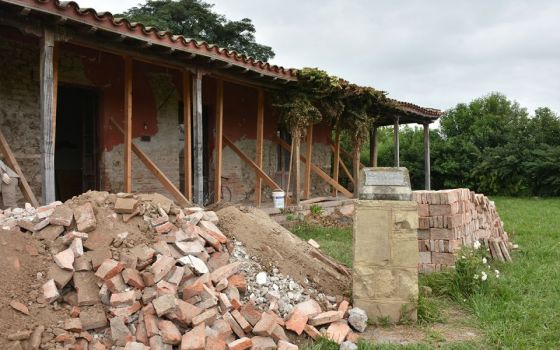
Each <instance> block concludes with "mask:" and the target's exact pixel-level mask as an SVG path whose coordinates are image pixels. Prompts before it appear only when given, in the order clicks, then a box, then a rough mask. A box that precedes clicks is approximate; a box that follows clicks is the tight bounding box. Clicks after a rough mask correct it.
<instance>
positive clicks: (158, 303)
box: [152, 294, 177, 317]
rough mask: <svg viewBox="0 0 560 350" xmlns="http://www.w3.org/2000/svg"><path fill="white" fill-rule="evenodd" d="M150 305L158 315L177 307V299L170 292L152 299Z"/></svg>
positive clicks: (165, 313) (160, 315)
mask: <svg viewBox="0 0 560 350" xmlns="http://www.w3.org/2000/svg"><path fill="white" fill-rule="evenodd" d="M152 305H153V306H154V309H155V311H156V314H157V315H158V316H159V317H162V316H163V315H167V314H168V313H170V312H173V311H175V310H176V308H177V299H176V298H175V296H174V295H172V294H165V295H162V296H160V297H158V298H156V299H154V300H153V301H152Z"/></svg>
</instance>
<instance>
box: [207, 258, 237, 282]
mask: <svg viewBox="0 0 560 350" xmlns="http://www.w3.org/2000/svg"><path fill="white" fill-rule="evenodd" d="M241 264H242V263H241V262H240V261H237V262H234V263H231V264H228V265H225V266H222V267H219V268H217V269H216V270H214V271H213V272H212V273H211V274H210V279H211V280H212V282H214V283H218V282H220V280H223V279H227V278H228V277H230V276H231V275H233V274H236V273H237V272H239V270H240V269H241Z"/></svg>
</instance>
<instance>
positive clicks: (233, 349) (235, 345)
mask: <svg viewBox="0 0 560 350" xmlns="http://www.w3.org/2000/svg"><path fill="white" fill-rule="evenodd" d="M251 346H253V341H252V340H251V339H250V338H247V337H243V338H241V339H237V340H234V341H232V342H231V343H229V344H228V349H229V350H245V349H249V348H250V347H251Z"/></svg>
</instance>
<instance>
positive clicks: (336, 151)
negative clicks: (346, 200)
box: [331, 127, 344, 197]
mask: <svg viewBox="0 0 560 350" xmlns="http://www.w3.org/2000/svg"><path fill="white" fill-rule="evenodd" d="M334 144H335V145H334V146H333V145H331V148H332V151H333V154H334V164H333V165H334V168H333V179H334V181H336V182H338V173H339V171H340V170H339V169H340V128H339V127H337V128H336V133H335V137H334ZM342 165H344V163H343V164H342ZM336 192H337V191H336V188H334V187H333V189H332V194H333V196H335V197H336V194H337V193H336Z"/></svg>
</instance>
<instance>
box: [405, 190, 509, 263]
mask: <svg viewBox="0 0 560 350" xmlns="http://www.w3.org/2000/svg"><path fill="white" fill-rule="evenodd" d="M413 200H414V201H416V202H417V203H418V248H419V255H420V257H419V266H418V267H419V270H420V271H423V272H432V271H440V270H442V269H443V268H446V267H449V266H453V265H454V264H455V258H456V253H457V252H458V250H459V249H460V248H461V247H463V246H467V247H472V246H473V245H474V242H475V241H478V242H480V243H482V244H483V245H484V246H485V247H489V248H490V249H491V255H492V256H493V257H494V258H498V259H499V260H509V253H508V252H507V244H508V235H507V233H506V232H505V231H504V228H503V224H502V221H501V220H500V217H499V215H498V213H497V211H496V205H495V204H494V202H492V201H490V200H489V199H488V197H486V196H484V195H483V194H477V193H474V192H472V191H470V190H469V189H462V188H461V189H451V190H442V191H414V192H413Z"/></svg>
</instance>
